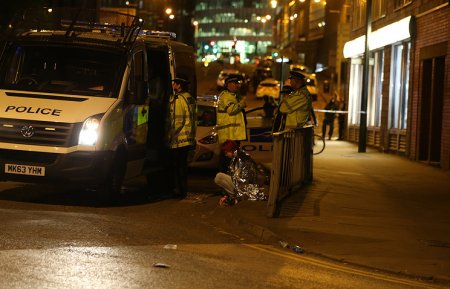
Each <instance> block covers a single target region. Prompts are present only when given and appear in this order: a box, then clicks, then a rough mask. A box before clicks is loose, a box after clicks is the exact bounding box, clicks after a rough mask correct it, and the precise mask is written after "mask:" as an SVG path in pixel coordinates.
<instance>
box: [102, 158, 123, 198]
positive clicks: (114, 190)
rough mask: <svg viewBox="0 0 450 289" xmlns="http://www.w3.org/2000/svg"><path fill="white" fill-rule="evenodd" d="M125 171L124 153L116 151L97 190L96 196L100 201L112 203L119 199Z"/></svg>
mask: <svg viewBox="0 0 450 289" xmlns="http://www.w3.org/2000/svg"><path fill="white" fill-rule="evenodd" d="M125 172H126V158H125V154H124V153H117V154H116V156H115V157H114V159H113V161H112V162H111V164H110V168H109V171H108V173H107V174H106V177H105V179H104V181H103V183H102V184H101V185H100V187H99V190H98V197H99V200H100V201H101V202H102V203H105V204H114V203H117V201H118V200H119V197H120V194H121V190H122V184H123V180H124V178H125Z"/></svg>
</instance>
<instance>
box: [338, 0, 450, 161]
mask: <svg viewBox="0 0 450 289" xmlns="http://www.w3.org/2000/svg"><path fill="white" fill-rule="evenodd" d="M409 15H413V16H414V20H415V25H413V28H414V29H413V35H412V36H411V55H410V70H409V73H410V75H409V77H410V78H409V85H408V86H409V94H408V114H407V117H408V119H407V127H406V129H392V128H390V127H389V105H390V104H389V102H390V93H391V92H390V88H391V87H390V86H391V74H392V73H393V72H392V71H391V68H392V61H393V59H392V55H393V54H392V53H393V46H392V45H388V46H385V47H384V48H383V50H384V68H383V87H382V108H381V124H380V126H379V127H369V128H368V132H367V135H368V141H367V144H368V145H370V146H373V147H377V148H379V149H380V150H381V151H384V152H390V153H396V154H400V155H405V156H406V157H409V158H410V159H413V160H416V161H423V162H426V163H429V164H432V165H439V166H441V167H442V168H444V169H450V21H449V19H450V5H449V4H448V1H443V0H431V1H426V0H417V1H413V2H411V3H410V4H408V5H406V6H405V7H402V8H400V9H394V6H393V2H392V1H387V14H386V16H385V17H382V18H380V19H378V20H376V21H374V22H373V23H372V31H374V30H377V29H380V28H382V27H384V26H386V25H388V24H390V23H393V22H396V21H398V20H400V19H402V18H404V17H407V16H409ZM363 34H364V31H362V30H361V29H360V28H358V29H355V30H353V31H352V35H351V38H352V39H355V38H357V37H358V36H361V35H363ZM438 57H439V60H438V61H436V60H437V59H438ZM442 59H444V61H442ZM424 61H426V62H427V65H428V67H430V65H431V66H434V65H435V63H436V62H438V63H440V65H441V66H439V68H434V69H430V71H431V72H432V73H430V72H429V71H426V72H425V73H424V69H425V68H424ZM430 63H431V64H430ZM432 68H433V67H432ZM348 75H350V71H349V72H348ZM424 75H425V77H428V78H429V79H430V80H429V81H428V82H427V81H424V82H423V81H422V78H423V77H424ZM436 79H442V83H443V85H442V86H443V87H442V93H440V92H439V93H438V95H441V96H442V97H438V99H439V100H442V104H441V103H440V101H439V102H437V103H438V105H434V108H436V107H438V108H441V105H442V111H440V109H433V108H430V107H428V105H429V103H430V102H431V103H432V102H433V101H434V99H436V98H437V97H436V96H432V95H433V93H432V92H433V89H435V86H433V85H434V84H433V83H435V81H436ZM427 80H428V79H427ZM430 87H433V88H430ZM423 91H427V92H423ZM428 91H431V93H428ZM348 92H349V91H347V95H348ZM429 94H430V95H429ZM347 101H348V99H347ZM433 123H438V125H437V126H434V125H433ZM440 124H442V127H441V128H440V130H438V132H436V127H439V125H440ZM433 130H434V131H433ZM376 134H379V137H380V142H377V141H374V140H375V139H376V137H374V135H376ZM347 135H348V137H347V140H349V141H354V142H358V141H359V126H355V125H353V126H349V128H348V134H347ZM396 141H397V143H395V142H396ZM424 148H425V149H424ZM436 151H439V153H440V156H439V158H436V157H435V155H436V154H435V152H436ZM427 153H428V159H427ZM432 155H433V156H432ZM433 157H434V158H433Z"/></svg>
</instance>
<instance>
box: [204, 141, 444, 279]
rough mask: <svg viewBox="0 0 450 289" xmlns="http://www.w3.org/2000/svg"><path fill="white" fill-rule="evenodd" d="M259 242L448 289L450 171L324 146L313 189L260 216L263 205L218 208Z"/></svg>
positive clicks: (347, 146)
mask: <svg viewBox="0 0 450 289" xmlns="http://www.w3.org/2000/svg"><path fill="white" fill-rule="evenodd" d="M217 200H218V197H217V199H216V198H209V199H208V201H207V202H208V203H209V206H210V208H211V214H212V216H211V217H214V215H216V217H219V215H221V216H220V217H223V214H226V216H227V218H230V220H231V221H232V222H233V223H234V224H235V225H236V226H240V227H241V228H243V229H245V230H246V231H247V232H249V233H252V234H253V235H255V236H257V237H258V238H260V240H261V241H265V242H270V243H273V244H274V245H278V244H279V242H280V241H284V242H287V243H289V244H291V245H293V246H294V245H297V246H300V247H302V248H303V249H304V251H305V252H304V253H303V254H305V255H307V254H308V255H316V256H321V257H325V258H329V259H332V260H336V261H339V262H343V263H346V264H353V265H358V266H362V267H365V268H371V269H376V270H379V271H383V272H389V273H395V274H400V275H404V276H406V277H412V278H419V279H424V280H427V281H429V282H434V283H436V284H440V285H441V286H444V287H445V288H450V171H446V170H443V169H440V168H436V167H433V166H430V165H427V164H423V163H420V162H416V161H412V160H409V159H408V158H406V157H404V156H398V155H393V154H386V153H381V152H379V151H377V150H375V149H371V148H367V151H366V152H364V153H358V146H357V144H353V143H350V142H346V141H338V140H331V141H327V143H326V148H325V150H324V152H323V153H322V154H319V155H316V156H314V169H313V182H312V183H311V184H310V185H306V186H304V187H302V188H300V189H299V190H298V191H296V192H294V193H293V194H292V195H291V196H289V197H288V198H287V199H285V200H284V201H283V202H282V203H281V210H280V216H279V217H277V218H270V217H267V202H265V201H242V202H240V203H238V204H237V205H234V206H231V207H219V208H220V209H218V205H217Z"/></svg>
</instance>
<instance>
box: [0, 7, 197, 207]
mask: <svg viewBox="0 0 450 289" xmlns="http://www.w3.org/2000/svg"><path fill="white" fill-rule="evenodd" d="M101 13H104V12H101ZM101 13H99V12H98V11H95V12H92V13H91V12H90V11H83V12H80V11H70V10H67V9H65V10H61V11H58V10H55V9H42V10H38V11H37V12H36V11H27V12H25V13H24V14H23V15H22V17H21V18H20V21H18V22H15V23H12V24H11V25H10V29H9V31H7V32H8V33H7V34H5V35H7V36H6V37H5V38H4V39H2V42H1V46H0V49H1V50H0V52H1V56H0V180H2V181H19V182H28V183H41V182H45V183H73V184H76V185H79V186H81V187H84V188H94V189H96V190H97V191H98V192H99V193H100V194H99V195H101V196H103V197H107V198H114V197H116V196H117V195H118V193H119V192H120V189H121V185H122V182H123V181H124V179H128V178H132V177H136V176H140V175H147V176H148V177H150V176H152V173H154V172H158V171H162V170H163V169H164V163H165V159H164V152H165V146H164V125H165V119H166V115H167V102H168V99H169V96H170V95H171V94H172V93H173V90H172V85H171V84H172V79H173V78H174V77H175V76H176V75H178V74H182V75H185V76H186V77H187V78H188V79H189V81H190V82H191V84H193V85H191V87H190V89H191V91H190V92H191V94H192V95H194V96H195V95H196V85H195V84H196V78H195V77H196V76H195V65H194V61H195V60H194V59H195V58H194V52H193V48H192V47H190V46H188V45H185V44H183V43H180V42H177V41H175V40H174V39H173V37H171V35H169V34H167V33H152V32H142V31H141V25H140V24H141V23H140V21H139V19H137V18H136V17H134V18H133V19H128V17H130V16H129V15H124V14H122V15H120V17H122V20H123V19H125V18H127V19H126V20H127V21H126V22H125V21H124V23H131V24H130V25H125V24H123V23H122V24H121V25H113V24H107V23H103V24H98V19H100V17H103V18H104V19H107V18H105V16H104V14H101ZM100 14H101V15H100ZM111 19H112V18H111ZM94 20H95V21H94ZM128 20H130V21H128ZM161 175H165V174H164V173H162V174H161ZM153 179H155V178H153ZM156 179H158V178H156Z"/></svg>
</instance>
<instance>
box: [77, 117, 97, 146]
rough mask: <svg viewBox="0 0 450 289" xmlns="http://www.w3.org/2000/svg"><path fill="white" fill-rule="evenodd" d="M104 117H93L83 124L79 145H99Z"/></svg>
mask: <svg viewBox="0 0 450 289" xmlns="http://www.w3.org/2000/svg"><path fill="white" fill-rule="evenodd" d="M101 119H102V115H95V116H91V117H89V118H88V119H86V120H85V121H84V123H83V127H82V128H81V131H80V137H79V139H78V144H79V145H87V146H94V145H95V144H96V143H97V139H98V135H99V128H100V120H101Z"/></svg>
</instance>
